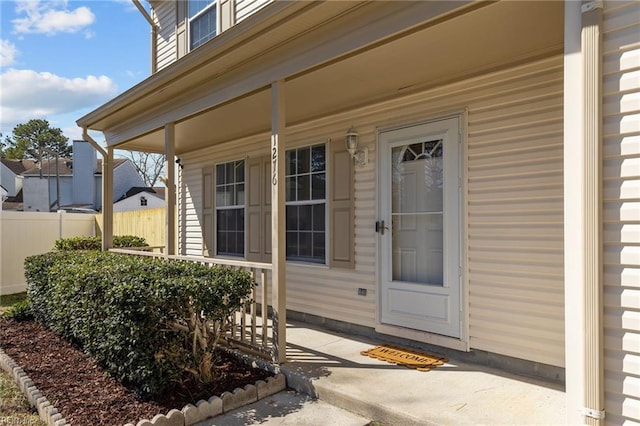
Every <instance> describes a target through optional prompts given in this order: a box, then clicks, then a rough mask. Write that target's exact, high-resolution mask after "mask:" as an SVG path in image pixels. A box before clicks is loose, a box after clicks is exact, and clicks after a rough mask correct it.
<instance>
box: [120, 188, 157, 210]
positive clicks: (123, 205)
mask: <svg viewBox="0 0 640 426" xmlns="http://www.w3.org/2000/svg"><path fill="white" fill-rule="evenodd" d="M142 197H144V198H146V200H147V205H146V206H143V205H141V204H140V199H141V198H142ZM162 207H164V200H163V199H162V198H159V197H158V196H156V195H154V194H151V193H149V192H140V193H138V194H136V195H133V196H131V197H129V198H125V199H124V200H121V201H118V202H117V203H113V211H114V213H116V212H127V211H132V210H145V209H157V208H162Z"/></svg>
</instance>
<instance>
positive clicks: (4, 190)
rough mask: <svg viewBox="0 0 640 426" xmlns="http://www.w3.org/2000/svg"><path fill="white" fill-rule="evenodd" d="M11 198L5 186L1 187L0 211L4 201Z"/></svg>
mask: <svg viewBox="0 0 640 426" xmlns="http://www.w3.org/2000/svg"><path fill="white" fill-rule="evenodd" d="M8 196H9V192H8V191H7V190H6V189H5V188H4V186H2V185H0V211H2V204H3V203H4V200H6V199H7V197H8Z"/></svg>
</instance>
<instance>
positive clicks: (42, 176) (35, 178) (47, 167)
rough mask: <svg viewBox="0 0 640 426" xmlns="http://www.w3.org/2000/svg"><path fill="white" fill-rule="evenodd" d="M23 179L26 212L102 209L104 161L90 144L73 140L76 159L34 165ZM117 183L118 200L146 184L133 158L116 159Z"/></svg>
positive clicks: (62, 159) (114, 176) (114, 174)
mask: <svg viewBox="0 0 640 426" xmlns="http://www.w3.org/2000/svg"><path fill="white" fill-rule="evenodd" d="M21 177H22V180H23V184H22V186H23V210H24V211H50V210H51V209H54V210H58V209H68V210H73V209H90V210H96V211H97V210H100V209H101V208H102V160H98V159H97V156H96V151H95V149H94V148H93V147H92V146H91V145H90V144H89V143H88V142H85V141H78V140H76V141H73V159H69V158H59V159H58V160H57V164H56V160H55V159H46V160H43V161H42V165H40V164H35V163H34V165H33V166H32V167H31V168H29V169H27V170H25V171H24V172H23V173H22V175H21ZM113 180H114V185H113V197H114V198H115V199H117V198H120V197H122V196H123V195H124V194H125V193H126V192H127V191H128V190H129V189H130V188H132V187H137V186H142V185H144V181H143V179H142V178H141V177H140V175H139V174H138V173H137V172H136V169H135V166H134V165H133V164H132V163H131V160H129V159H115V160H114V163H113ZM58 182H59V190H58ZM58 195H59V196H60V201H59V203H58V202H57V197H58ZM116 197H117V198H116Z"/></svg>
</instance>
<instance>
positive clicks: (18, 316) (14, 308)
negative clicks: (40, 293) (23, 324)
mask: <svg viewBox="0 0 640 426" xmlns="http://www.w3.org/2000/svg"><path fill="white" fill-rule="evenodd" d="M3 315H4V316H5V317H6V318H13V319H14V320H16V321H26V320H31V319H33V314H32V312H31V305H30V304H29V301H28V300H22V301H20V302H16V303H14V304H13V305H11V306H9V308H7V310H6V311H5V312H4V314H3Z"/></svg>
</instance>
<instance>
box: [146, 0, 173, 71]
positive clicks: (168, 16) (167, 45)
mask: <svg viewBox="0 0 640 426" xmlns="http://www.w3.org/2000/svg"><path fill="white" fill-rule="evenodd" d="M176 12H177V11H176V3H175V2H173V1H162V2H156V3H154V4H153V9H152V18H153V20H154V22H155V23H156V24H157V26H158V33H157V36H156V39H155V43H156V49H157V57H156V65H157V67H158V70H161V69H162V68H165V67H166V66H167V65H170V64H172V63H173V62H175V61H176V60H177V59H178V46H177V43H176V40H177V38H176V23H177V19H178V18H177V15H176Z"/></svg>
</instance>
